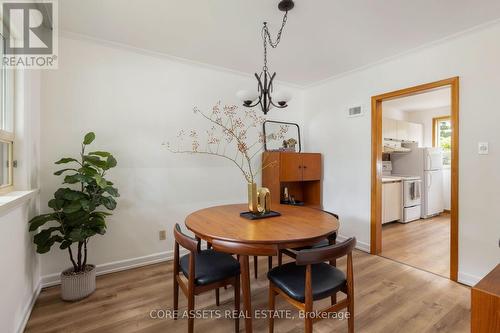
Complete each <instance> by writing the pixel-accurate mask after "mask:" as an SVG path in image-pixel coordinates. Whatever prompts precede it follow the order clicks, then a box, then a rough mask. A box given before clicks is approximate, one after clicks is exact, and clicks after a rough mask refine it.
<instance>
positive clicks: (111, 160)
mask: <svg viewBox="0 0 500 333" xmlns="http://www.w3.org/2000/svg"><path fill="white" fill-rule="evenodd" d="M117 163H118V162H117V161H116V158H114V157H113V155H110V156H108V159H107V160H106V167H107V169H111V168H114V167H115V166H116V164H117Z"/></svg>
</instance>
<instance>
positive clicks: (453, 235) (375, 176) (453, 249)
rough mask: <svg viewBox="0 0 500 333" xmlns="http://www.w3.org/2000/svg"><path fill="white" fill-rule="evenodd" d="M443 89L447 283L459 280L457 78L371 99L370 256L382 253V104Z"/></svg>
mask: <svg viewBox="0 0 500 333" xmlns="http://www.w3.org/2000/svg"><path fill="white" fill-rule="evenodd" d="M445 86H450V88H451V125H452V129H453V131H452V134H451V216H450V279H451V280H453V281H457V279H458V206H459V202H458V181H459V179H458V161H459V154H458V152H459V147H458V143H459V141H458V138H459V77H458V76H457V77H452V78H449V79H444V80H440V81H436V82H431V83H426V84H421V85H418V86H414V87H410V88H405V89H400V90H396V91H392V92H388V93H385V94H381V95H377V96H373V97H372V99H371V106H372V161H371V199H370V201H371V209H370V215H371V217H370V253H371V254H380V253H381V251H382V214H381V206H382V101H387V100H391V99H395V98H401V97H406V96H412V95H417V94H419V93H422V92H424V91H427V90H432V89H437V88H441V87H445Z"/></svg>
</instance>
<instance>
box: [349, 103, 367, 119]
mask: <svg viewBox="0 0 500 333" xmlns="http://www.w3.org/2000/svg"><path fill="white" fill-rule="evenodd" d="M362 115H363V107H362V106H361V105H360V106H353V107H350V108H349V110H348V113H347V116H348V117H360V116H362Z"/></svg>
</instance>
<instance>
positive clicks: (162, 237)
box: [159, 230, 167, 240]
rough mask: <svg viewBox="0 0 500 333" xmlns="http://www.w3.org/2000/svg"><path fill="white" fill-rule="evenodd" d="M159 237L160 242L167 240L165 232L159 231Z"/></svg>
mask: <svg viewBox="0 0 500 333" xmlns="http://www.w3.org/2000/svg"><path fill="white" fill-rule="evenodd" d="M159 236H160V240H165V239H167V231H166V230H160V232H159Z"/></svg>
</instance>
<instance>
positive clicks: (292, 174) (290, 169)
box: [280, 153, 321, 182]
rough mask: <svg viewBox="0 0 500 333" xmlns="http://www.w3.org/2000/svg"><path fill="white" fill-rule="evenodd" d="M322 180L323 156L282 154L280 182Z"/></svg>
mask: <svg viewBox="0 0 500 333" xmlns="http://www.w3.org/2000/svg"><path fill="white" fill-rule="evenodd" d="M320 179H321V154H315V153H280V180H281V181H284V182H297V181H309V180H320Z"/></svg>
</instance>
